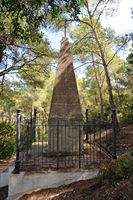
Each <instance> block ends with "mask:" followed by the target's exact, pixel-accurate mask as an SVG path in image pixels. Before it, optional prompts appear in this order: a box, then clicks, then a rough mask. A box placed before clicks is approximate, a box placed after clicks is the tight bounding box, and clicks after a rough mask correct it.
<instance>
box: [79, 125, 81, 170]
mask: <svg viewBox="0 0 133 200" xmlns="http://www.w3.org/2000/svg"><path fill="white" fill-rule="evenodd" d="M80 168H81V124H80V122H79V169H80Z"/></svg>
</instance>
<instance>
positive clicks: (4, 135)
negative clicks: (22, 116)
mask: <svg viewBox="0 0 133 200" xmlns="http://www.w3.org/2000/svg"><path fill="white" fill-rule="evenodd" d="M14 152H15V130H14V127H13V126H11V125H10V124H9V123H7V122H5V121H2V122H0V159H8V158H10V157H11V156H12V155H13V153H14Z"/></svg>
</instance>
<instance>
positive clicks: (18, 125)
mask: <svg viewBox="0 0 133 200" xmlns="http://www.w3.org/2000/svg"><path fill="white" fill-rule="evenodd" d="M20 114H21V110H17V115H16V120H17V126H16V160H15V169H14V173H16V174H18V173H19V171H20V155H19V153H20V149H19V148H20V120H21V115H20Z"/></svg>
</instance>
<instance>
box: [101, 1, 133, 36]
mask: <svg viewBox="0 0 133 200" xmlns="http://www.w3.org/2000/svg"><path fill="white" fill-rule="evenodd" d="M119 1H120V4H119V8H118V10H117V12H116V13H115V14H114V16H113V17H111V18H104V19H103V20H102V25H103V26H105V27H107V26H111V27H112V28H113V29H114V30H115V31H116V32H117V33H118V34H122V33H128V32H130V31H132V30H133V18H132V16H131V7H133V0H119Z"/></svg>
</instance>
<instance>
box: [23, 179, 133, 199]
mask: <svg viewBox="0 0 133 200" xmlns="http://www.w3.org/2000/svg"><path fill="white" fill-rule="evenodd" d="M132 199H133V177H132V178H130V179H124V180H121V181H116V182H113V183H110V184H109V183H106V184H105V183H104V184H100V183H98V182H97V180H96V179H92V180H86V181H79V182H76V183H72V184H70V185H67V186H60V187H58V188H51V189H43V190H40V191H37V192H33V193H32V194H25V195H24V196H23V197H21V198H19V200H132Z"/></svg>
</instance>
